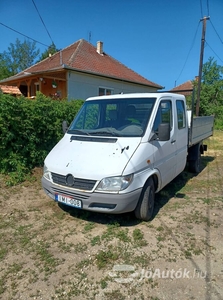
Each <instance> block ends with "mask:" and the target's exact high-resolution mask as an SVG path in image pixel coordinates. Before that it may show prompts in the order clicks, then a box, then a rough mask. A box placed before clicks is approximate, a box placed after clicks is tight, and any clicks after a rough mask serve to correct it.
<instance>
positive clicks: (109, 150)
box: [45, 134, 141, 180]
mask: <svg viewBox="0 0 223 300" xmlns="http://www.w3.org/2000/svg"><path fill="white" fill-rule="evenodd" d="M140 141H141V138H140V137H134V138H132V137H131V138H113V137H112V138H105V137H88V136H87V137H85V136H74V139H72V140H71V135H70V134H65V135H64V137H63V138H62V139H61V140H60V142H59V143H58V144H57V145H56V146H55V147H54V148H53V149H52V150H51V152H50V153H49V154H48V156H47V157H46V159H45V165H46V166H47V167H48V169H49V170H50V171H51V172H54V173H57V174H61V175H67V174H69V173H70V174H73V175H74V176H75V177H78V178H88V179H94V180H101V179H102V178H104V177H108V176H109V177H110V176H120V175H122V174H123V172H124V169H125V167H126V165H127V163H128V161H129V160H130V158H131V157H132V155H133V153H134V152H135V150H136V149H137V147H138V146H139V144H140ZM124 175H127V174H124Z"/></svg>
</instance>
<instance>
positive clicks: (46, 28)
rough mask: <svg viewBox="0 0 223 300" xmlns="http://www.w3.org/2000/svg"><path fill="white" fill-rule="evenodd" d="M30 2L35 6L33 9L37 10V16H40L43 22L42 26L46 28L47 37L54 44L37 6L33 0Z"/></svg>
mask: <svg viewBox="0 0 223 300" xmlns="http://www.w3.org/2000/svg"><path fill="white" fill-rule="evenodd" d="M32 2H33V5H34V6H35V9H36V11H37V13H38V15H39V17H40V20H41V22H42V23H43V26H44V27H45V29H46V32H47V33H48V36H49V38H50V39H51V42H52V44H54V42H53V39H52V37H51V35H50V33H49V31H48V29H47V28H46V25H45V23H44V21H43V18H42V17H41V15H40V13H39V10H38V8H37V6H36V4H35V2H34V0H32Z"/></svg>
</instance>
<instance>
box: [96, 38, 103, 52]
mask: <svg viewBox="0 0 223 300" xmlns="http://www.w3.org/2000/svg"><path fill="white" fill-rule="evenodd" d="M97 52H98V53H99V54H101V55H102V54H103V42H101V41H98V42H97Z"/></svg>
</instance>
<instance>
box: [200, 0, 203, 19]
mask: <svg viewBox="0 0 223 300" xmlns="http://www.w3.org/2000/svg"><path fill="white" fill-rule="evenodd" d="M200 7H201V18H203V6H202V0H200Z"/></svg>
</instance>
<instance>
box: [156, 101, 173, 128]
mask: <svg viewBox="0 0 223 300" xmlns="http://www.w3.org/2000/svg"><path fill="white" fill-rule="evenodd" d="M161 123H169V124H170V128H171V129H172V127H173V124H172V123H173V118H172V104H171V101H170V100H163V101H161V102H160V105H159V108H158V111H157V114H156V118H155V121H154V124H153V131H154V132H158V128H159V125H160V124H161Z"/></svg>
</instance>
